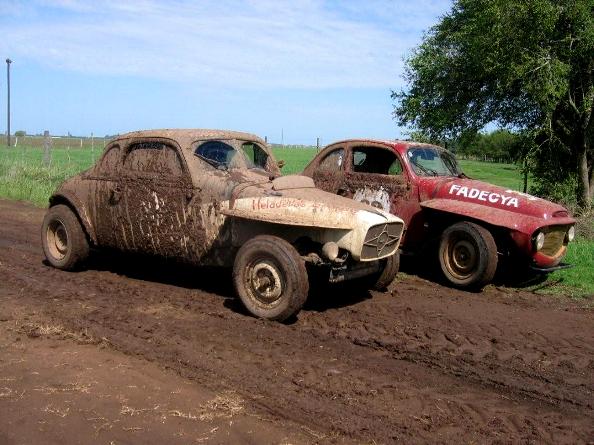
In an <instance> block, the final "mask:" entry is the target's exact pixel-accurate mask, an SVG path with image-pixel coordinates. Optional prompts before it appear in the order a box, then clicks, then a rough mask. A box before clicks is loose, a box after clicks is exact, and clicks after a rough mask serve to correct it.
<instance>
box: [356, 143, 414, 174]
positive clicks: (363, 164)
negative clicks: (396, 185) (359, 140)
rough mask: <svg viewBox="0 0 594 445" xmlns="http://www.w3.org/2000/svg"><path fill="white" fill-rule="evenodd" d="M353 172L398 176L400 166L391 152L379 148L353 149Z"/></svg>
mask: <svg viewBox="0 0 594 445" xmlns="http://www.w3.org/2000/svg"><path fill="white" fill-rule="evenodd" d="M353 171H354V172H356V173H374V174H379V175H391V176H398V175H401V174H402V164H401V163H400V160H399V159H398V155H397V154H396V153H394V152H393V151H392V150H388V149H385V148H379V147H356V148H354V149H353Z"/></svg>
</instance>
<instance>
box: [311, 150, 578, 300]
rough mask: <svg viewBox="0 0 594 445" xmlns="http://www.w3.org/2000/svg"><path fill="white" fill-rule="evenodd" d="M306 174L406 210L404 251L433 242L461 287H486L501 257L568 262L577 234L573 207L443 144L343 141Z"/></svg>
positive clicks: (541, 266)
mask: <svg viewBox="0 0 594 445" xmlns="http://www.w3.org/2000/svg"><path fill="white" fill-rule="evenodd" d="M303 173H304V174H305V175H307V176H310V177H312V178H313V179H314V181H315V183H316V185H317V186H318V187H320V188H321V189H323V190H326V191H329V192H332V193H337V194H339V195H342V196H346V197H350V198H353V199H354V200H356V201H361V202H364V203H369V204H371V205H373V206H375V207H377V208H380V209H383V210H385V211H389V212H391V213H393V214H396V215H398V216H400V217H401V218H402V219H403V220H404V222H405V223H406V226H407V230H406V233H405V234H404V235H403V238H402V244H401V248H402V252H403V253H406V254H417V253H419V252H423V251H427V249H429V251H430V252H433V253H434V255H435V256H436V257H437V258H438V259H439V263H440V266H441V270H442V272H443V275H444V277H445V278H446V279H447V280H448V281H449V282H450V283H451V284H452V285H454V286H456V287H461V288H473V289H480V288H481V287H483V286H484V285H485V284H487V283H489V282H490V281H491V280H492V279H493V277H494V275H495V272H496V270H497V266H498V264H499V263H505V262H506V263H507V266H508V269H509V268H518V267H520V268H523V267H524V266H529V267H530V268H531V269H532V270H533V271H537V272H550V271H553V270H558V269H560V268H563V267H566V266H567V265H564V264H562V263H561V260H562V259H563V257H564V256H565V253H566V247H567V244H568V243H569V242H570V241H572V240H573V238H574V235H575V229H574V224H575V220H574V219H573V218H572V217H571V215H570V214H569V212H568V211H567V209H565V208H563V207H562V206H560V205H557V204H554V203H552V202H549V201H545V200H544V199H540V198H536V197H534V196H530V195H528V194H525V193H519V192H517V191H514V190H509V189H505V188H501V187H497V186H495V185H492V184H488V183H485V182H481V181H476V180H473V179H470V178H469V177H467V176H466V175H465V174H464V173H462V170H461V169H460V167H459V166H458V163H457V162H456V159H455V158H454V156H453V155H452V154H451V153H450V152H448V151H447V150H444V149H443V148H440V147H437V146H434V145H428V144H421V143H418V142H407V141H378V140H368V139H357V140H347V141H341V142H336V143H334V144H331V145H329V146H328V147H326V148H325V149H324V150H322V151H321V152H320V153H319V154H318V155H317V156H316V157H315V158H314V159H313V160H312V161H311V162H310V163H309V165H308V166H307V167H306V168H305V170H304V172H303ZM434 246H435V247H436V248H434ZM500 260H505V261H500Z"/></svg>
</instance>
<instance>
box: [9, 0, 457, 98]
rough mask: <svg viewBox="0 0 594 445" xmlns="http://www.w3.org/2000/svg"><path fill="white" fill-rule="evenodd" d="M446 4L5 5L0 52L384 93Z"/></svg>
mask: <svg viewBox="0 0 594 445" xmlns="http://www.w3.org/2000/svg"><path fill="white" fill-rule="evenodd" d="M448 4H449V2H447V1H444V0H442V1H429V0H422V1H419V2H410V1H381V0H369V1H364V2H359V1H356V0H355V1H350V2H349V1H347V2H336V3H333V2H324V1H321V0H300V1H292V2H291V1H286V2H285V1H273V0H252V1H247V2H246V1H239V0H230V1H200V2H194V1H173V2H170V1H162V2H159V1H156V0H137V1H127V2H121V1H111V0H108V1H102V2H88V1H79V0H52V1H50V0H39V1H37V2H16V3H15V2H10V3H9V4H8V5H4V6H2V7H1V8H0V9H2V10H3V12H2V13H0V20H1V21H0V23H1V24H2V27H3V30H2V34H3V39H2V40H1V41H0V53H3V54H7V55H10V57H11V58H13V59H15V60H17V59H19V58H20V59H26V60H30V61H33V62H37V63H40V64H44V65H47V66H52V67H59V68H63V69H67V70H72V71H77V72H84V73H93V74H107V75H130V76H142V77H147V78H156V79H165V80H175V81H190V82H192V83H193V84H197V85H200V86H203V87H205V88H208V87H217V86H231V85H233V86H235V87H237V88H249V89H251V88H258V89H260V88H328V87H338V88H390V87H393V86H394V85H395V83H396V82H397V81H398V77H399V74H400V72H401V69H402V57H403V55H404V54H406V52H407V51H409V50H410V49H411V48H412V47H413V46H414V45H415V44H417V43H418V42H419V36H420V32H421V31H422V30H423V29H426V28H427V27H428V26H430V24H431V23H433V22H434V21H435V19H436V17H437V16H438V15H439V14H442V13H443V12H445V10H446V8H447V7H448Z"/></svg>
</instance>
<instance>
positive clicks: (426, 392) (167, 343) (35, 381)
mask: <svg viewBox="0 0 594 445" xmlns="http://www.w3.org/2000/svg"><path fill="white" fill-rule="evenodd" d="M43 213H44V211H43V210H40V209H36V208H33V207H30V206H28V205H25V204H20V203H14V202H9V201H0V334H1V336H0V442H2V443H4V442H6V443H30V442H32V441H34V440H32V439H29V440H27V439H26V438H33V439H34V438H35V437H44V438H45V439H48V438H50V439H51V440H55V441H56V442H60V443H62V444H69V443H94V442H96V443H110V441H113V443H129V442H134V441H136V440H138V441H139V443H140V442H142V443H150V442H154V443H165V442H169V443H175V441H176V440H180V441H181V442H179V443H202V442H204V443H231V442H237V441H240V442H253V443H393V442H398V441H400V442H405V443H410V442H414V443H423V442H431V443H518V442H519V443H522V442H523V443H527V442H529V443H554V444H559V443H594V310H593V309H592V306H593V304H594V300H593V299H590V300H584V301H580V302H576V301H572V300H569V299H566V298H561V297H543V296H538V295H533V294H531V293H527V292H518V291H514V290H499V289H496V288H488V289H487V290H486V291H485V292H483V293H481V294H471V293H465V292H460V291H455V290H451V289H448V288H445V287H442V286H439V285H436V284H433V283H430V282H427V281H424V280H422V279H420V278H416V277H411V276H406V277H404V278H402V279H401V280H400V282H399V283H397V285H396V286H394V287H393V289H392V292H391V293H386V294H381V293H377V294H376V293H372V294H369V293H367V292H362V291H357V290H354V289H352V288H351V287H350V286H348V285H345V286H343V287H334V288H331V289H330V290H328V291H324V292H323V293H318V294H317V295H314V296H313V298H312V299H311V301H310V302H308V305H307V306H306V308H305V309H304V310H303V311H302V312H301V313H300V314H299V317H298V319H296V320H294V321H293V322H292V323H290V324H279V323H273V322H265V321H261V320H256V319H254V318H251V317H249V316H247V315H245V314H244V313H243V312H242V310H241V307H240V306H239V305H238V303H237V301H236V300H235V299H234V298H233V290H232V288H231V284H230V283H231V281H230V276H229V274H228V273H227V272H225V271H213V270H191V269H186V268H183V267H180V266H176V265H172V264H163V263H149V262H146V261H142V260H140V259H138V258H134V257H125V258H122V257H117V256H108V255H96V256H95V257H94V259H93V260H92V261H91V263H90V264H89V268H88V270H85V271H83V272H78V273H68V272H62V271H58V270H55V269H52V268H50V267H48V266H46V265H45V264H44V263H43V262H42V261H43V257H42V253H41V248H40V242H39V227H40V224H41V219H42V217H43ZM17 339H18V340H17ZM68 356H69V357H70V358H68V359H66V358H64V357H68ZM64 363H66V365H64ZM120 365H121V366H120ZM52 366H53V367H52ZM56 369H63V372H57V371H56ZM108 370H109V372H108ZM67 379H70V380H68V381H67ZM58 380H59V381H60V384H59V385H57V384H55V382H56V381H58ZM52 382H54V383H52ZM52 385H53V386H52ZM68 385H70V386H68ZM76 385H78V386H76ZM85 385H87V386H85ZM40 388H41V389H40ZM44 388H45V390H44ZM139 388H144V389H143V390H142V391H140V390H139ZM147 388H151V389H152V390H149V389H147ZM156 388H158V389H156ZM52 397H54V399H52ZM67 402H68V403H67ZM155 406H156V407H157V408H155ZM91 411H93V412H98V413H100V415H91V414H89V412H91ZM88 419H99V420H94V421H91V420H88ZM101 419H104V421H103V420H101ZM57 425H61V426H60V427H59V428H58V426H57ZM48 431H50V432H51V434H50V433H48ZM36 434H37V436H36ZM40 434H44V435H41V436H40ZM23 438H24V439H23ZM163 438H168V439H167V440H166V441H165V442H163V441H162V439H163Z"/></svg>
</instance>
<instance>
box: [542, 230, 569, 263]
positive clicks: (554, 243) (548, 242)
mask: <svg viewBox="0 0 594 445" xmlns="http://www.w3.org/2000/svg"><path fill="white" fill-rule="evenodd" d="M566 233H567V227H563V226H559V227H552V228H551V229H550V231H549V232H546V233H545V241H544V244H543V246H542V249H540V252H541V253H543V254H545V255H546V256H550V257H555V256H557V254H558V253H559V250H561V248H562V247H563V242H564V240H565V234H566Z"/></svg>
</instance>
